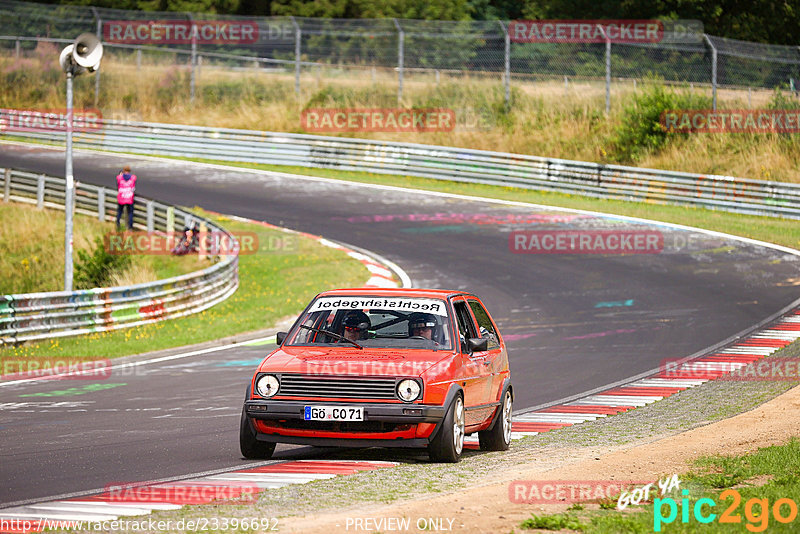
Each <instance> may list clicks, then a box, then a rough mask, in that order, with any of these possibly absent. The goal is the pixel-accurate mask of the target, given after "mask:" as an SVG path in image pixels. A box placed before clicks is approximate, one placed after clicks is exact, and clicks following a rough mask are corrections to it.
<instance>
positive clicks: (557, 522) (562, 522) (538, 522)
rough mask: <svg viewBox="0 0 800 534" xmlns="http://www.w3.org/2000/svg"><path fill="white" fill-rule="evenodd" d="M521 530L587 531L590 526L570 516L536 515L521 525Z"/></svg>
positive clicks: (532, 515)
mask: <svg viewBox="0 0 800 534" xmlns="http://www.w3.org/2000/svg"><path fill="white" fill-rule="evenodd" d="M519 526H520V527H521V528H524V529H528V530H532V529H535V528H539V529H544V530H563V529H569V530H580V531H583V530H586V527H587V526H588V525H587V524H586V523H582V522H581V521H580V520H578V519H577V518H575V517H573V516H571V515H570V514H554V515H541V516H539V515H536V514H531V517H530V519H526V520H525V521H523V522H522V523H520V525H519Z"/></svg>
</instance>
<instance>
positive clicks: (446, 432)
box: [428, 395, 464, 463]
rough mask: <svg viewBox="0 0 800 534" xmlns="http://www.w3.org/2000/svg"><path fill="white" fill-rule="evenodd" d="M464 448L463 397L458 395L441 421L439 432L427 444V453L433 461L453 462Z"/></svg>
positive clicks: (458, 458)
mask: <svg viewBox="0 0 800 534" xmlns="http://www.w3.org/2000/svg"><path fill="white" fill-rule="evenodd" d="M463 449H464V399H462V398H461V395H458V396H457V397H456V398H455V400H454V401H453V402H452V403H450V409H449V410H447V414H446V415H445V417H444V420H443V421H442V427H441V428H440V429H439V433H438V434H437V435H436V437H435V438H433V441H431V444H430V445H428V455H429V456H430V457H431V460H433V461H434V462H447V463H455V462H457V461H459V460H460V459H461V451H462V450H463Z"/></svg>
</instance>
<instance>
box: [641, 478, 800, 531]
mask: <svg viewBox="0 0 800 534" xmlns="http://www.w3.org/2000/svg"><path fill="white" fill-rule="evenodd" d="M681 493H682V494H683V495H684V498H683V499H681V504H680V505H678V503H676V502H675V499H673V498H672V497H666V498H663V499H655V500H654V501H653V530H654V531H655V532H661V526H662V525H668V524H670V523H672V522H674V521H675V520H676V519H677V518H678V510H679V509H680V513H681V523H684V524H687V523H689V520H690V518H689V512H690V510H691V512H692V515H693V516H694V519H695V521H697V522H698V523H711V522H713V521H714V520H715V519H717V514H715V513H713V512H712V510H714V508H715V507H716V506H717V503H716V502H714V499H709V498H703V499H698V500H697V501H696V502H695V503H694V506H691V505H690V504H689V499H688V497H687V496H688V495H689V490H686V489H685V490H683V491H682V492H681ZM719 498H720V500H723V501H725V500H728V499H729V498H730V499H731V500H732V502H731V503H730V505H729V506H728V507H727V508H726V509H725V511H724V512H722V514H720V515H719V521H718V522H719V523H734V524H741V523H742V517H741V516H740V515H739V514H738V513H737V512H736V510H737V509H738V508H739V504H741V502H742V496H741V495H740V494H739V492H738V491H737V490H735V489H727V490H725V491H723V492H722V493H720V495H719ZM665 507H666V508H667V509H668V510H669V511H668V512H667V515H666V516H665V515H664V511H665V510H664V508H665ZM756 509H757V510H756ZM756 511H757V512H758V513H756ZM770 511H772V516H773V517H774V518H775V521H777V522H778V523H784V524H786V523H791V522H792V521H794V520H795V519H796V518H797V503H795V502H794V501H793V500H792V499H788V498H785V497H784V498H782V499H778V500H777V501H775V502H774V503H773V505H772V507H771V508H770V505H769V499H756V498H755V497H753V498H752V499H749V500H748V501H747V502H746V503H745V505H744V516H745V518H746V519H747V524H746V525H745V528H747V530H749V531H750V532H764V531H765V530H766V529H767V527H768V526H769V516H770Z"/></svg>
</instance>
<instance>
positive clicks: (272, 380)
mask: <svg viewBox="0 0 800 534" xmlns="http://www.w3.org/2000/svg"><path fill="white" fill-rule="evenodd" d="M279 387H280V382H278V377H276V376H275V375H264V376H262V377H260V378H259V379H258V380H256V392H257V393H258V394H259V395H261V396H262V397H272V396H273V395H275V394H276V393H277V392H278V388H279Z"/></svg>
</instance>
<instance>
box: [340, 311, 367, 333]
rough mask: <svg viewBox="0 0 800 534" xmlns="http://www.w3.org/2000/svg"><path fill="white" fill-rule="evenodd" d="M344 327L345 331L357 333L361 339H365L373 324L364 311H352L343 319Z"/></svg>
mask: <svg viewBox="0 0 800 534" xmlns="http://www.w3.org/2000/svg"><path fill="white" fill-rule="evenodd" d="M342 326H343V327H344V329H345V330H355V331H357V332H358V337H359V339H365V338H366V337H367V331H368V330H369V327H370V326H371V324H370V321H369V317H368V316H367V314H366V313H364V312H362V311H351V312H347V315H345V316H344V319H342Z"/></svg>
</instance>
